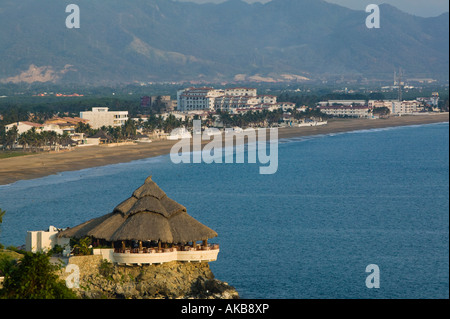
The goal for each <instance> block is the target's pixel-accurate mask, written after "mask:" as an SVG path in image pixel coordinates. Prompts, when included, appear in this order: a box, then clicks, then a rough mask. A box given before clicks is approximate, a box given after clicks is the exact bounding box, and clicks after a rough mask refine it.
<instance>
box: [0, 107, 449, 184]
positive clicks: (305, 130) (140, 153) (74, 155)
mask: <svg viewBox="0 0 450 319" xmlns="http://www.w3.org/2000/svg"><path fill="white" fill-rule="evenodd" d="M448 121H449V113H442V114H430V115H415V116H402V117H390V118H388V119H374V120H369V119H331V120H329V121H328V124H327V125H324V126H315V127H289V128H280V129H279V130H278V138H291V137H297V136H308V135H319V134H329V133H339V132H347V131H355V130H363V129H375V128H385V127H395V126H407V125H419V124H430V123H439V122H448ZM207 142H208V141H206V142H205V143H207ZM175 143H177V141H170V140H164V141H154V142H152V143H140V144H135V145H124V146H117V147H105V146H90V147H77V148H75V149H73V150H72V151H66V152H59V153H40V154H36V155H29V156H20V157H13V158H5V159H1V160H0V185H6V184H10V183H14V182H16V181H19V180H26V179H34V178H39V177H44V176H48V175H53V174H57V173H60V172H65V171H75V170H81V169H85V168H90V167H97V166H104V165H110V164H117V163H125V162H130V161H133V160H138V159H144V158H149V157H155V156H160V155H165V154H169V152H170V150H171V148H172V146H173V145H174V144H175Z"/></svg>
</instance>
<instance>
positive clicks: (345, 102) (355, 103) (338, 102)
mask: <svg viewBox="0 0 450 319" xmlns="http://www.w3.org/2000/svg"><path fill="white" fill-rule="evenodd" d="M333 105H344V106H352V105H353V106H365V105H366V101H365V100H328V101H322V102H319V106H320V107H323V106H333Z"/></svg>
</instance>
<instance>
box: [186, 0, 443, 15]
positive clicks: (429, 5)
mask: <svg viewBox="0 0 450 319" xmlns="http://www.w3.org/2000/svg"><path fill="white" fill-rule="evenodd" d="M178 1H190V2H197V3H205V2H216V3H217V2H224V1H225V0H178ZM244 1H247V2H249V3H252V2H268V1H270V0H244ZM325 1H328V2H332V3H336V4H339V5H342V6H346V7H349V8H352V9H355V10H365V8H366V6H367V5H368V4H372V3H374V4H381V3H389V4H391V5H393V6H395V7H397V8H399V9H400V10H402V11H405V12H408V13H411V14H414V15H418V16H422V17H431V16H437V15H439V14H441V13H444V12H448V11H449V1H448V0H325Z"/></svg>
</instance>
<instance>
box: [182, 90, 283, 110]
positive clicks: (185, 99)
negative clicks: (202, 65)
mask: <svg viewBox="0 0 450 319" xmlns="http://www.w3.org/2000/svg"><path fill="white" fill-rule="evenodd" d="M177 96H178V99H177V103H178V108H177V110H178V111H180V112H190V111H199V110H205V111H216V110H219V111H229V112H231V113H240V110H245V109H247V111H251V110H258V109H278V108H279V107H280V106H279V105H278V104H277V97H276V96H275V95H258V94H257V90H256V89H254V88H246V87H237V88H228V89H223V90H222V89H213V88H208V87H203V88H187V89H184V90H180V91H178V93H177ZM236 110H239V111H236Z"/></svg>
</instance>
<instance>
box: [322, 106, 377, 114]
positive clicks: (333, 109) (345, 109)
mask: <svg viewBox="0 0 450 319" xmlns="http://www.w3.org/2000/svg"><path fill="white" fill-rule="evenodd" d="M320 111H321V112H322V113H325V114H327V115H331V116H336V117H369V114H370V108H369V107H368V106H362V105H355V106H351V105H329V106H320Z"/></svg>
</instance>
